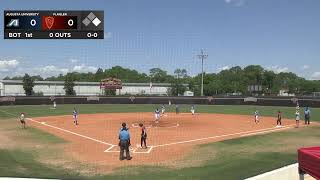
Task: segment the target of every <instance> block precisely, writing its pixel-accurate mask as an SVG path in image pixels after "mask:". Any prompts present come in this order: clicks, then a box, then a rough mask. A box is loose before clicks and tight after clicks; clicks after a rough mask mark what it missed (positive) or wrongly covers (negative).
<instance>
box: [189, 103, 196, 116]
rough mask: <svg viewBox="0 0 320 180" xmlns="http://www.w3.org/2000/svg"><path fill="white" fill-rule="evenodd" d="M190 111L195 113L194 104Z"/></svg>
mask: <svg viewBox="0 0 320 180" xmlns="http://www.w3.org/2000/svg"><path fill="white" fill-rule="evenodd" d="M190 111H191V114H192V115H194V113H195V108H194V105H192V106H191V110H190Z"/></svg>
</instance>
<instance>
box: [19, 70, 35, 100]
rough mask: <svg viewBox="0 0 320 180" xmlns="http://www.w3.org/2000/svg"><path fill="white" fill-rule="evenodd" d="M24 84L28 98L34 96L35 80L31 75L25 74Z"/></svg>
mask: <svg viewBox="0 0 320 180" xmlns="http://www.w3.org/2000/svg"><path fill="white" fill-rule="evenodd" d="M22 82H23V89H24V91H25V94H26V96H31V95H32V94H33V87H34V80H33V79H32V77H30V76H29V74H25V75H24V76H23V79H22Z"/></svg>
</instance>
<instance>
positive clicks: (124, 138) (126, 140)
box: [119, 123, 132, 160]
mask: <svg viewBox="0 0 320 180" xmlns="http://www.w3.org/2000/svg"><path fill="white" fill-rule="evenodd" d="M130 145H131V144H130V133H129V129H127V127H126V123H122V128H121V129H120V132H119V146H120V160H124V159H125V157H124V151H126V159H127V160H131V159H132V158H131V157H130V151H129V146H130Z"/></svg>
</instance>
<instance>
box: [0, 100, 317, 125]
mask: <svg viewBox="0 0 320 180" xmlns="http://www.w3.org/2000/svg"><path fill="white" fill-rule="evenodd" d="M74 107H76V108H77V110H78V111H79V113H80V114H81V113H82V114H94V113H110V112H153V111H154V110H155V108H156V107H159V106H158V105H136V104H134V105H133V104H132V105H120V104H99V105H88V104H76V105H67V104H66V105H58V108H57V109H51V108H52V106H48V105H38V106H31V105H30V106H0V118H9V117H12V115H11V114H16V116H17V117H18V116H19V114H20V113H21V112H25V113H27V116H28V117H39V116H56V115H68V114H72V111H73V108H74ZM180 109H181V110H180V111H181V112H190V106H189V105H181V108H180ZM255 110H259V112H260V114H261V115H262V116H276V113H277V111H278V110H281V111H282V112H283V117H284V118H290V119H294V113H295V108H294V107H276V106H245V105H242V106H235V105H225V106H223V105H197V106H196V112H201V113H219V114H242V115H253V113H254V111H255ZM166 111H167V112H174V111H175V107H174V106H173V105H172V106H170V107H167V108H166ZM5 112H9V113H11V114H7V113H5ZM311 113H312V114H311V115H312V120H314V121H320V108H312V109H311ZM301 114H303V108H301Z"/></svg>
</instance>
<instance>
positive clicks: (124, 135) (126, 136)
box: [119, 128, 130, 141]
mask: <svg viewBox="0 0 320 180" xmlns="http://www.w3.org/2000/svg"><path fill="white" fill-rule="evenodd" d="M119 139H120V140H121V141H128V140H130V133H129V131H128V129H123V128H121V129H120V132H119Z"/></svg>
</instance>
